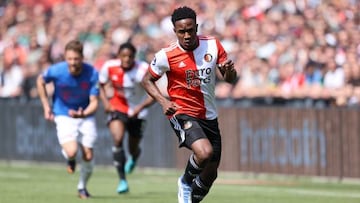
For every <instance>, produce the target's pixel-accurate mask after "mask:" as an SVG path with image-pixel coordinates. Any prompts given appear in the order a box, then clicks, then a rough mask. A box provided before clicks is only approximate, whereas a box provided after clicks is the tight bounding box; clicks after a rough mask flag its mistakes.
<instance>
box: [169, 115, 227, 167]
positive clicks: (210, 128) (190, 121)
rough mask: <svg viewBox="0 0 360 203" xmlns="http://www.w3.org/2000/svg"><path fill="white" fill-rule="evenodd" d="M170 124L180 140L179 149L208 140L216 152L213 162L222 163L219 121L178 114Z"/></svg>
mask: <svg viewBox="0 0 360 203" xmlns="http://www.w3.org/2000/svg"><path fill="white" fill-rule="evenodd" d="M170 124H171V126H172V128H173V130H174V131H175V133H176V136H177V137H178V138H179V147H183V146H185V147H187V148H189V149H191V148H190V146H191V144H192V143H194V142H195V141H196V140H199V139H202V138H207V139H208V140H209V141H210V143H211V145H212V147H213V151H214V156H213V158H212V161H220V157H221V135H220V130H219V123H218V120H217V119H214V120H203V119H198V118H194V117H191V116H188V115H185V114H178V115H175V116H173V117H172V118H171V119H170Z"/></svg>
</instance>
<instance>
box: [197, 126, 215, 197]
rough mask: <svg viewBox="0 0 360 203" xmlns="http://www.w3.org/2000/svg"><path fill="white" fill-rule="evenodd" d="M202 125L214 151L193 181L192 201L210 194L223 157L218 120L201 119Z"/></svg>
mask: <svg viewBox="0 0 360 203" xmlns="http://www.w3.org/2000/svg"><path fill="white" fill-rule="evenodd" d="M200 125H201V126H202V127H203V129H204V132H205V133H206V136H207V137H208V141H210V143H211V147H212V151H213V153H212V155H211V157H207V158H209V160H208V161H206V162H203V164H205V165H203V166H204V169H203V170H202V171H201V173H200V175H198V176H196V178H195V179H194V180H193V182H192V185H191V189H192V193H191V195H192V203H198V202H200V201H201V200H202V199H203V198H204V197H205V196H206V195H207V194H208V192H209V190H210V188H211V186H212V184H213V183H214V181H215V179H216V178H217V170H218V167H219V163H220V159H221V135H220V131H219V129H218V123H217V120H212V121H205V122H203V121H201V124H200ZM194 144H199V143H194ZM207 144H208V143H206V145H207ZM192 147H194V146H192ZM201 147H203V146H201ZM201 147H200V148H201ZM206 147H209V146H206ZM197 157H198V156H196V158H197ZM199 162H201V161H199Z"/></svg>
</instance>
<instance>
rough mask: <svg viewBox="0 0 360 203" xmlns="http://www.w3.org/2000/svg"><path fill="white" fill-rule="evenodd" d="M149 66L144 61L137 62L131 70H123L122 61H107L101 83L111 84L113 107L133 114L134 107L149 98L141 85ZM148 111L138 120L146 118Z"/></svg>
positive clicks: (100, 75) (140, 115) (103, 68)
mask: <svg viewBox="0 0 360 203" xmlns="http://www.w3.org/2000/svg"><path fill="white" fill-rule="evenodd" d="M148 67H149V64H148V63H146V62H143V61H135V64H134V66H133V67H132V68H131V69H130V70H126V71H125V70H124V69H122V68H121V61H120V59H112V60H108V61H106V62H105V63H104V64H103V66H102V67H101V69H100V73H99V82H100V83H101V84H105V83H107V82H111V84H112V87H113V91H114V94H113V96H112V97H111V98H110V104H111V106H112V107H113V108H114V109H115V110H117V111H119V112H122V113H126V114H128V115H129V114H131V113H132V111H133V109H134V107H135V106H137V105H139V104H140V103H142V102H143V101H144V100H145V99H146V98H147V93H146V91H145V90H144V88H143V87H142V85H141V80H142V79H143V77H144V75H145V73H146V72H147V70H148ZM146 115H147V110H146V109H143V110H142V111H141V112H140V113H139V115H138V118H144V117H145V116H146Z"/></svg>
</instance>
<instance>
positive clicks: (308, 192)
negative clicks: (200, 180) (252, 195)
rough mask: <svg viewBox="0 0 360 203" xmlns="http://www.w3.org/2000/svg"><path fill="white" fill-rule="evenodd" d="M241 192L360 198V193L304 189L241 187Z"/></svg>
mask: <svg viewBox="0 0 360 203" xmlns="http://www.w3.org/2000/svg"><path fill="white" fill-rule="evenodd" d="M238 189H240V190H244V191H247V192H259V191H261V192H267V193H275V192H286V193H289V194H301V195H308V196H323V197H339V198H340V197H341V198H360V193H358V192H356V193H355V192H345V191H343V192H340V191H339V192H335V191H321V190H314V188H312V190H304V189H296V188H292V189H291V188H267V187H248V186H245V187H244V186H239V188H238Z"/></svg>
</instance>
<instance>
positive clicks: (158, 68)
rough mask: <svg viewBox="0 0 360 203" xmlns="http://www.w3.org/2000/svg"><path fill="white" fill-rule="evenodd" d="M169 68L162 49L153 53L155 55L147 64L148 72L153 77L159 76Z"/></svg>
mask: <svg viewBox="0 0 360 203" xmlns="http://www.w3.org/2000/svg"><path fill="white" fill-rule="evenodd" d="M169 70H170V68H169V61H168V58H167V55H166V52H165V51H164V50H163V49H162V50H160V51H159V52H157V53H156V54H155V57H154V59H153V60H152V62H151V64H150V66H149V72H150V74H151V75H152V76H153V77H154V78H160V77H161V76H162V75H163V74H164V73H165V72H167V71H169Z"/></svg>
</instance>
